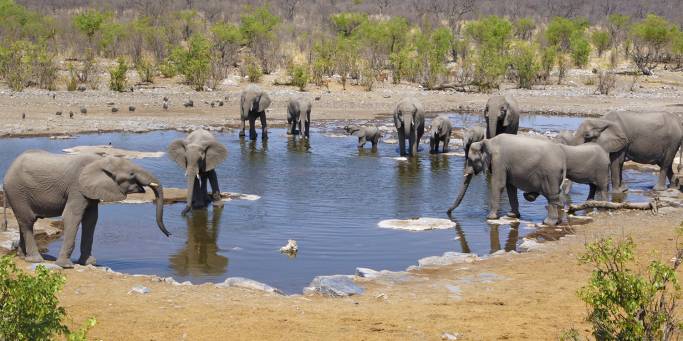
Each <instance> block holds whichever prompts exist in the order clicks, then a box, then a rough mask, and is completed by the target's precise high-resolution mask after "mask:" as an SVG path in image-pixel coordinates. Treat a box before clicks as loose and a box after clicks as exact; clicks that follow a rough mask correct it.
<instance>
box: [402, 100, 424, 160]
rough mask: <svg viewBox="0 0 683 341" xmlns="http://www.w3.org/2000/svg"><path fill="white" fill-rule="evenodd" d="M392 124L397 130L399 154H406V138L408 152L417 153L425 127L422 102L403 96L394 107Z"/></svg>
mask: <svg viewBox="0 0 683 341" xmlns="http://www.w3.org/2000/svg"><path fill="white" fill-rule="evenodd" d="M394 125H395V126H396V130H397V131H398V148H399V152H400V153H401V155H406V139H408V143H409V154H410V155H413V156H415V155H417V149H418V147H419V145H420V139H421V138H422V135H423V134H424V127H425V115H424V107H423V106H422V103H420V101H418V100H417V99H415V98H412V97H408V98H404V99H402V100H401V101H400V102H398V104H397V105H396V109H394Z"/></svg>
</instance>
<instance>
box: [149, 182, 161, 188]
mask: <svg viewBox="0 0 683 341" xmlns="http://www.w3.org/2000/svg"><path fill="white" fill-rule="evenodd" d="M149 187H159V184H158V183H156V182H150V183H149Z"/></svg>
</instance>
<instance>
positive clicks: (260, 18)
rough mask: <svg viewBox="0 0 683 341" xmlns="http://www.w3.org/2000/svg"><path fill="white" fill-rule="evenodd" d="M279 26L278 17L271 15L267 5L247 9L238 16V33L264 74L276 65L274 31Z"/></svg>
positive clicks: (276, 41) (276, 46)
mask: <svg viewBox="0 0 683 341" xmlns="http://www.w3.org/2000/svg"><path fill="white" fill-rule="evenodd" d="M279 24H280V17H278V16H277V15H275V14H273V13H272V12H271V11H270V7H268V5H267V4H266V5H263V6H261V7H247V8H246V11H244V12H243V14H242V15H241V16H240V33H241V34H242V37H244V40H245V42H246V44H247V46H249V48H250V49H251V52H252V53H253V55H254V56H255V57H256V58H257V59H258V61H259V63H260V64H261V69H262V72H265V73H270V72H271V71H272V69H273V68H274V65H275V63H277V61H276V58H275V52H276V51H277V48H278V45H277V43H278V40H277V39H276V34H275V33H276V31H275V30H276V28H277V27H278V25H279Z"/></svg>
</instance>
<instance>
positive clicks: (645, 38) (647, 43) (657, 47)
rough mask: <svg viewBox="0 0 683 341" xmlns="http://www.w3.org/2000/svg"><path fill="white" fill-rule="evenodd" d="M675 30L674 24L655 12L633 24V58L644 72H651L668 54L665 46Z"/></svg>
mask: <svg viewBox="0 0 683 341" xmlns="http://www.w3.org/2000/svg"><path fill="white" fill-rule="evenodd" d="M675 32H676V29H675V26H674V25H672V24H671V23H670V22H669V21H667V20H666V19H664V18H662V17H658V16H656V15H654V14H649V15H648V16H647V17H646V18H645V19H643V20H642V21H641V22H639V23H637V24H635V25H633V27H632V28H631V40H632V41H633V47H632V50H631V58H632V59H633V62H634V63H635V64H636V66H637V67H638V68H639V69H640V70H641V71H642V72H643V73H644V74H649V73H650V71H651V70H652V69H654V68H655V67H657V64H658V63H659V62H660V61H661V59H662V57H663V56H664V55H665V54H666V51H665V47H666V46H667V45H668V44H669V43H670V42H671V40H672V39H673V37H674V33H675Z"/></svg>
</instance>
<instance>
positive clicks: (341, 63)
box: [333, 35, 358, 90]
mask: <svg viewBox="0 0 683 341" xmlns="http://www.w3.org/2000/svg"><path fill="white" fill-rule="evenodd" d="M335 46H336V47H335V54H334V57H333V62H334V68H335V71H336V72H337V73H338V74H339V76H340V78H341V83H342V88H343V89H344V90H346V81H347V79H348V78H349V76H350V75H351V74H352V73H354V72H356V70H357V68H358V45H357V43H356V42H355V41H354V40H352V39H351V38H348V37H345V36H343V35H339V36H337V39H336V43H335Z"/></svg>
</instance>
